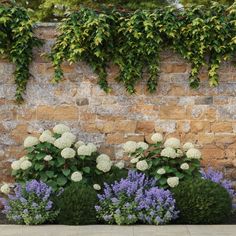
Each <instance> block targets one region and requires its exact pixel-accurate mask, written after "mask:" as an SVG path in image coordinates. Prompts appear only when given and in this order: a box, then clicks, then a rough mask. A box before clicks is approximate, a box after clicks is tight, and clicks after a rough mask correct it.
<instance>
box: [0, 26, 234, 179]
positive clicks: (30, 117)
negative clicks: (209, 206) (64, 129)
mask: <svg viewBox="0 0 236 236" xmlns="http://www.w3.org/2000/svg"><path fill="white" fill-rule="evenodd" d="M36 34H37V35H38V36H39V37H40V38H42V39H45V44H44V46H43V47H42V48H40V49H37V50H35V52H34V61H33V63H32V65H31V68H30V71H31V74H32V78H31V79H30V82H29V84H28V87H27V94H26V97H25V103H24V104H23V105H21V106H17V105H16V104H14V92H15V86H14V77H13V71H14V66H13V65H12V64H10V63H9V62H7V61H4V60H1V61H0V73H1V80H0V84H1V85H0V132H1V135H0V160H1V162H0V176H1V177H0V178H1V182H2V181H8V180H9V178H10V171H9V167H10V163H11V161H12V160H14V159H16V158H19V157H21V156H22V154H23V148H22V141H23V140H24V138H25V137H26V136H27V135H29V134H37V133H38V132H40V131H42V130H43V129H45V128H51V127H52V126H53V125H54V124H56V123H60V122H62V123H65V124H68V125H69V126H70V127H72V130H73V132H74V133H76V134H77V136H78V137H79V138H80V139H81V140H85V141H87V142H88V141H91V142H95V143H97V144H99V145H101V150H102V151H104V152H106V153H108V154H110V155H111V156H113V157H114V158H121V157H122V155H121V151H120V150H121V148H120V147H121V145H120V144H121V143H123V142H125V141H127V140H144V139H145V138H147V139H148V136H150V134H151V133H153V132H155V131H158V132H163V133H164V134H167V135H168V136H175V137H179V138H181V140H182V141H183V142H184V141H187V140H188V141H192V142H194V143H196V145H197V146H198V147H199V148H201V150H202V153H203V157H204V160H203V165H206V164H211V165H214V166H216V167H219V168H223V169H224V171H225V172H226V174H227V176H228V177H229V178H232V179H235V180H236V168H235V167H234V166H236V157H235V156H236V135H235V134H236V98H235V95H236V68H234V67H233V64H232V63H225V64H223V65H222V67H221V68H220V85H219V87H216V88H210V87H209V86H208V82H207V72H206V70H202V72H201V87H200V89H199V90H192V89H190V88H189V85H188V74H189V71H190V65H189V64H187V63H186V61H184V60H183V59H182V58H181V57H180V56H178V55H177V54H174V53H173V52H168V51H166V52H164V53H162V55H161V58H162V59H161V74H160V80H159V85H158V89H157V91H156V92H155V93H154V94H149V93H147V92H146V88H145V84H143V83H139V84H138V85H137V94H136V95H129V94H128V93H127V92H126V91H125V89H124V87H123V86H122V85H121V84H118V83H116V82H115V81H114V78H115V76H116V75H117V72H118V71H117V68H115V67H112V66H111V68H109V82H110V84H111V86H112V88H113V91H112V93H111V94H109V95H107V94H105V93H104V92H103V91H102V90H101V89H100V88H99V86H98V85H97V84H96V81H97V76H96V75H95V74H94V73H92V71H91V69H90V68H89V66H88V65H86V64H84V63H78V64H75V65H71V66H70V65H68V64H65V65H64V66H63V68H64V73H65V79H64V80H63V81H62V82H60V83H59V84H56V85H53V84H52V83H51V82H50V80H51V78H52V77H53V68H52V65H51V63H50V62H49V61H48V59H46V58H45V57H43V56H42V55H41V54H42V53H43V52H47V51H49V48H50V46H51V45H52V43H53V41H54V39H55V35H56V30H55V26H54V25H50V24H47V25H44V26H42V25H41V26H39V27H38V28H37V29H36Z"/></svg>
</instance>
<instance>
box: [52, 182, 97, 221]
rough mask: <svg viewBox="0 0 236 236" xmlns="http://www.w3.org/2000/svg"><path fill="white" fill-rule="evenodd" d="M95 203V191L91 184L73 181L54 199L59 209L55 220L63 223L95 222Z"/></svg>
mask: <svg viewBox="0 0 236 236" xmlns="http://www.w3.org/2000/svg"><path fill="white" fill-rule="evenodd" d="M96 203H97V193H96V191H95V190H94V189H93V188H92V187H91V186H88V185H85V184H82V183H73V184H71V185H70V186H69V187H67V188H66V189H65V191H64V192H63V193H62V194H61V195H60V196H59V197H58V199H57V200H56V205H57V207H58V208H59V209H60V213H59V215H58V217H57V222H58V223H59V224H65V225H88V224H95V223H96V222H97V220H96V211H95V208H94V207H95V205H96Z"/></svg>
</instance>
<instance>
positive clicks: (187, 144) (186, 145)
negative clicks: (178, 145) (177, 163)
mask: <svg viewBox="0 0 236 236" xmlns="http://www.w3.org/2000/svg"><path fill="white" fill-rule="evenodd" d="M191 148H194V145H193V144H192V143H190V142H187V143H185V144H184V145H183V150H184V151H185V152H187V151H188V150H189V149H191Z"/></svg>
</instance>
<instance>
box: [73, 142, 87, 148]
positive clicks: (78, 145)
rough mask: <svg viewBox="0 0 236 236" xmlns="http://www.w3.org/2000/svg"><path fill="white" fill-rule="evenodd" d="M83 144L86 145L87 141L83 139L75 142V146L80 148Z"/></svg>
mask: <svg viewBox="0 0 236 236" xmlns="http://www.w3.org/2000/svg"><path fill="white" fill-rule="evenodd" d="M82 145H85V143H84V142H83V141H78V142H76V143H75V148H77V149H78V148H79V147H80V146H82Z"/></svg>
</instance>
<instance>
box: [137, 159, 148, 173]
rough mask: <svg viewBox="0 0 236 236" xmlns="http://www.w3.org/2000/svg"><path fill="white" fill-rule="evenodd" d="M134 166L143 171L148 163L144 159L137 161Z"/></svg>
mask: <svg viewBox="0 0 236 236" xmlns="http://www.w3.org/2000/svg"><path fill="white" fill-rule="evenodd" d="M136 168H137V169H138V170H140V171H145V170H147V169H148V163H147V161H146V160H142V161H138V162H137V164H136Z"/></svg>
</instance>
